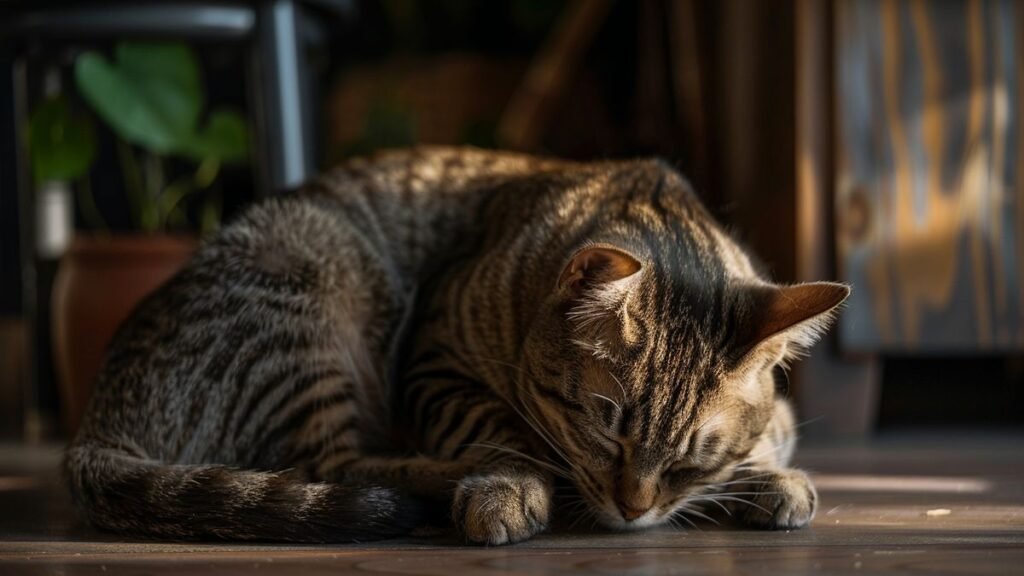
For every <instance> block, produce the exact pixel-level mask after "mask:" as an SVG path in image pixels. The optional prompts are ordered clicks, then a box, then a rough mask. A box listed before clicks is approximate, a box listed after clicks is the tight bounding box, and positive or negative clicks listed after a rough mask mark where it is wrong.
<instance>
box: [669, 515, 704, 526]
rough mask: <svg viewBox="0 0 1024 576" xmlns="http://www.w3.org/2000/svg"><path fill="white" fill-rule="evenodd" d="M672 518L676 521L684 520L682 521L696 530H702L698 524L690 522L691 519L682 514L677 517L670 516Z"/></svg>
mask: <svg viewBox="0 0 1024 576" xmlns="http://www.w3.org/2000/svg"><path fill="white" fill-rule="evenodd" d="M670 518H675V519H679V520H682V521H684V522H686V523H687V524H689V525H690V526H691V527H693V528H694V529H696V530H700V528H699V527H698V526H697V525H696V524H694V523H693V520H690V519H689V518H687V517H686V516H684V515H682V514H676V515H675V516H670Z"/></svg>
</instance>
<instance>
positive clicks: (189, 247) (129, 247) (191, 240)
mask: <svg viewBox="0 0 1024 576" xmlns="http://www.w3.org/2000/svg"><path fill="white" fill-rule="evenodd" d="M198 246H199V238H198V236H195V235H191V234H163V233H158V234H144V233H141V232H124V233H121V232H118V233H114V234H88V233H86V234H81V233H79V234H75V237H74V238H72V240H71V245H70V246H69V247H68V251H67V253H66V255H68V256H75V257H85V258H90V257H92V258H132V257H138V256H143V257H147V258H151V257H153V256H162V255H166V256H179V255H181V254H182V253H189V252H193V251H194V250H195V249H196V247H198Z"/></svg>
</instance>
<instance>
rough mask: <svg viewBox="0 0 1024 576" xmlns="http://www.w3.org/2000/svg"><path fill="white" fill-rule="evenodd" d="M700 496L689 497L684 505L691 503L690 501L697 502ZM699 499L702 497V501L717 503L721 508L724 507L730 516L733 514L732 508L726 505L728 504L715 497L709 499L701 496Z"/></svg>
mask: <svg viewBox="0 0 1024 576" xmlns="http://www.w3.org/2000/svg"><path fill="white" fill-rule="evenodd" d="M698 498H699V497H698ZM698 498H687V499H686V500H685V501H683V504H684V505H686V504H687V503H690V502H694V503H696V502H697V501H698ZM699 499H700V501H702V502H703V501H707V502H711V503H712V504H715V505H716V506H718V507H719V508H721V509H722V511H723V512H725V513H726V515H728V516H732V511H730V510H729V509H728V508H727V507H726V506H725V505H724V504H722V503H721V502H719V501H717V500H713V499H708V498H699Z"/></svg>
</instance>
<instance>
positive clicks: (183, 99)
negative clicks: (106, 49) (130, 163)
mask: <svg viewBox="0 0 1024 576" xmlns="http://www.w3.org/2000/svg"><path fill="white" fill-rule="evenodd" d="M115 54H116V58H115V62H114V63H111V62H109V61H107V59H106V58H104V57H103V56H102V55H100V54H98V53H96V52H86V53H84V54H82V55H81V56H80V57H79V58H78V60H77V61H76V62H75V79H76V81H77V83H78V88H79V90H80V91H81V92H82V95H83V96H84V97H85V99H86V100H87V101H88V102H89V103H90V104H91V105H92V106H93V108H94V109H95V110H96V112H97V113H98V114H99V115H100V116H101V117H102V118H103V119H104V120H105V121H106V122H107V123H108V124H109V125H110V126H111V128H113V130H114V131H115V132H117V133H118V135H119V136H121V137H122V138H124V139H125V140H127V141H129V142H131V143H133V144H136V145H139V146H142V147H143V148H146V149H147V150H149V151H150V152H154V153H157V154H170V153H184V152H187V149H188V147H189V143H190V141H191V140H192V138H193V135H194V133H195V128H196V124H197V122H198V119H199V114H200V111H201V110H202V106H203V97H202V94H203V91H202V86H201V83H200V78H199V67H198V65H197V64H196V60H195V56H194V55H193V53H192V51H191V50H190V49H189V48H188V47H187V46H185V45H183V44H132V43H124V44H121V45H119V46H118V47H117V50H116V53H115Z"/></svg>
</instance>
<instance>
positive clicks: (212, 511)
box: [64, 444, 423, 542]
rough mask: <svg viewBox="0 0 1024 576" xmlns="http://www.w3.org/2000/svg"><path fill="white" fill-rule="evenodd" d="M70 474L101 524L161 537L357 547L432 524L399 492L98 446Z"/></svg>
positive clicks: (83, 449) (69, 459) (68, 460)
mask: <svg viewBox="0 0 1024 576" xmlns="http://www.w3.org/2000/svg"><path fill="white" fill-rule="evenodd" d="M64 472H65V474H66V476H67V480H68V482H69V484H70V486H71V493H72V496H73V497H74V499H75V500H76V503H77V504H78V505H79V507H80V508H81V509H82V510H84V511H85V513H86V515H87V516H88V518H89V520H90V521H91V522H92V523H93V524H94V525H95V526H96V527H98V528H101V529H105V530H111V531H115V532H120V533H127V534H136V535H145V536H149V537H155V538H171V539H179V540H196V539H211V538H217V539H225V540H261V541H278V542H351V541H365V540H373V539H380V538H385V537H390V536H398V535H402V534H406V533H408V532H409V531H410V530H411V529H412V528H413V527H415V526H416V525H417V524H418V523H419V522H420V521H422V519H423V518H422V507H421V504H420V503H419V502H418V501H416V500H414V499H412V498H410V497H408V496H405V495H403V494H402V493H400V492H397V491H395V490H392V489H389V488H379V487H355V486H346V485H342V484H328V483H309V482H305V481H303V480H301V479H299V478H298V477H297V475H295V474H289V473H287V472H256V471H250V470H239V469H236V468H229V467H225V466H206V465H204V466H190V465H168V464H164V463H161V462H157V461H153V460H148V459H145V458H142V457H139V456H137V455H135V454H132V453H131V452H130V451H128V450H121V449H116V448H109V447H102V446H96V445H90V444H80V445H73V446H72V447H71V448H69V449H68V451H67V453H66V455H65V459H64Z"/></svg>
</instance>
